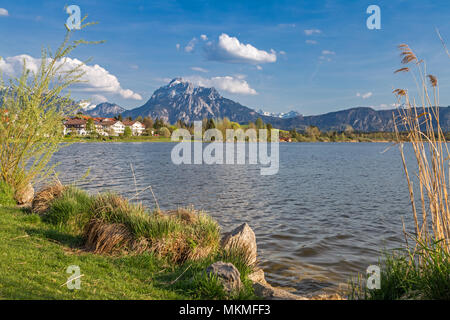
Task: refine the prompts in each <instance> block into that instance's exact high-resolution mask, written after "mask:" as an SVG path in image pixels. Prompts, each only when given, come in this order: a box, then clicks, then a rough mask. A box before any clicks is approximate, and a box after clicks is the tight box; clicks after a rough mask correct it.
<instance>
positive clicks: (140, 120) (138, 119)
mask: <svg viewBox="0 0 450 320" xmlns="http://www.w3.org/2000/svg"><path fill="white" fill-rule="evenodd" d="M136 121H139V122H140V123H142V121H144V120H143V119H142V116H138V117H137V118H136Z"/></svg>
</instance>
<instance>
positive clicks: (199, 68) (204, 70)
mask: <svg viewBox="0 0 450 320" xmlns="http://www.w3.org/2000/svg"><path fill="white" fill-rule="evenodd" d="M191 70H194V71H199V72H205V73H206V72H208V70H206V69H204V68H201V67H191Z"/></svg>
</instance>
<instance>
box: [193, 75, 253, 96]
mask: <svg viewBox="0 0 450 320" xmlns="http://www.w3.org/2000/svg"><path fill="white" fill-rule="evenodd" d="M185 79H186V80H188V81H190V82H192V83H194V84H195V85H197V86H202V87H215V88H216V89H218V90H221V91H227V92H229V93H234V94H249V95H255V94H257V92H256V90H254V89H252V88H251V87H250V85H249V84H248V83H247V81H245V80H244V79H238V78H236V77H231V76H224V77H212V78H203V77H200V76H191V77H186V78H185Z"/></svg>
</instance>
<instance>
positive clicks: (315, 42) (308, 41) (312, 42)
mask: <svg viewBox="0 0 450 320" xmlns="http://www.w3.org/2000/svg"><path fill="white" fill-rule="evenodd" d="M305 42H306V43H307V44H317V41H316V40H306V41H305Z"/></svg>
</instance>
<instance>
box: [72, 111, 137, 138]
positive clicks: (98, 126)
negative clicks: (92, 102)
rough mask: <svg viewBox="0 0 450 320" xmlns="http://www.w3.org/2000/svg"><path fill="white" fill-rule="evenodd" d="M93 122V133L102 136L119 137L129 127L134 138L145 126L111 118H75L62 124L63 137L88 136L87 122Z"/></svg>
mask: <svg viewBox="0 0 450 320" xmlns="http://www.w3.org/2000/svg"><path fill="white" fill-rule="evenodd" d="M89 119H92V120H93V121H94V126H95V132H96V133H97V134H99V135H102V136H119V135H122V134H123V133H124V132H125V128H126V127H130V129H131V132H132V134H133V135H134V136H140V135H142V134H143V133H144V131H145V126H144V125H143V124H142V123H141V122H139V121H130V120H125V121H119V120H116V119H113V118H99V117H97V118H91V117H88V116H82V115H80V116H77V117H76V118H68V119H66V120H65V121H64V122H63V124H64V135H67V134H70V133H73V134H76V135H79V136H85V135H87V134H89V133H90V132H89V130H88V121H89Z"/></svg>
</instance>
